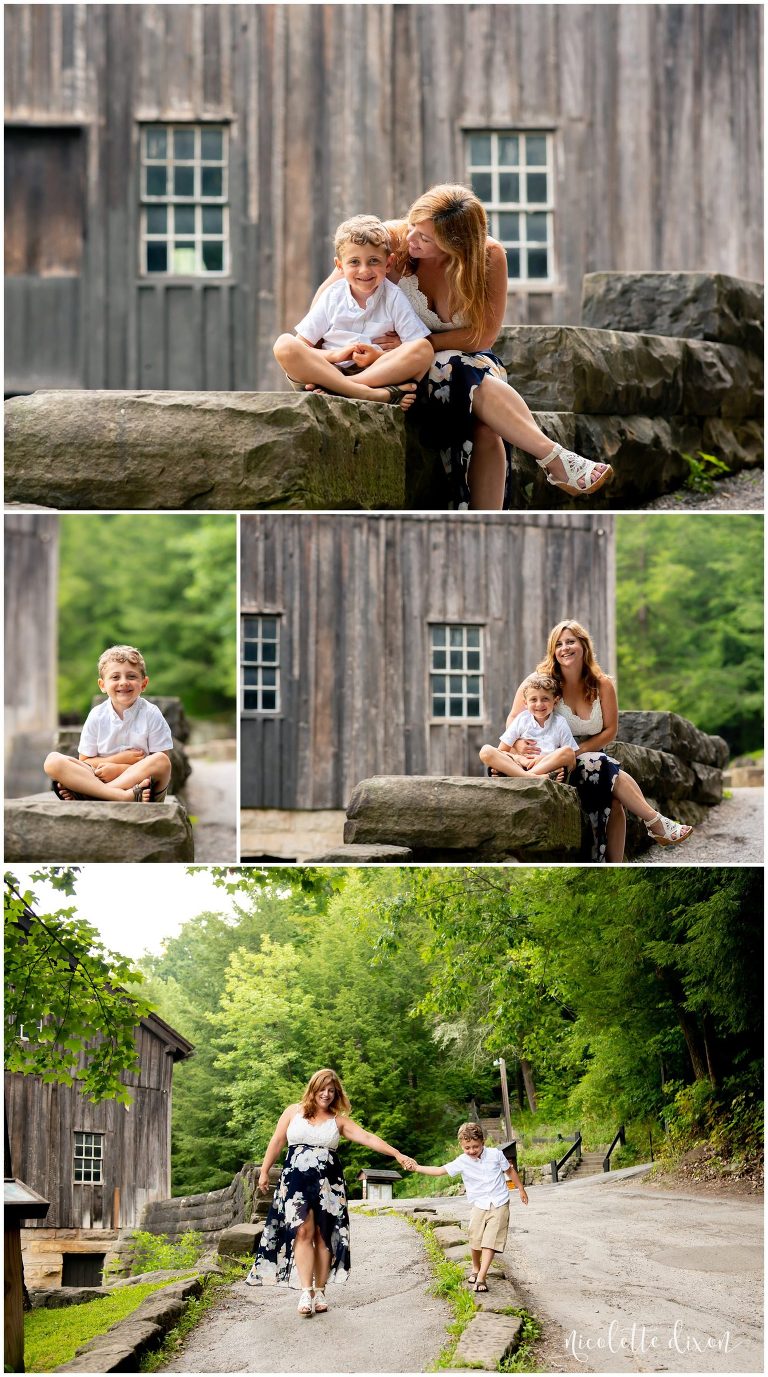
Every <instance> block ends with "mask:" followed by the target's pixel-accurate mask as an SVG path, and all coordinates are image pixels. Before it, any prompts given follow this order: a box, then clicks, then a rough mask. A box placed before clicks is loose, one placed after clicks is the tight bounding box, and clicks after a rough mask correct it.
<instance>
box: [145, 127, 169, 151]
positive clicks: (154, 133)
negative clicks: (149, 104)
mask: <svg viewBox="0 0 768 1377" xmlns="http://www.w3.org/2000/svg"><path fill="white" fill-rule="evenodd" d="M146 148H147V157H148V158H165V157H167V156H168V140H167V137H166V132H165V130H164V129H148V130H147V142H146Z"/></svg>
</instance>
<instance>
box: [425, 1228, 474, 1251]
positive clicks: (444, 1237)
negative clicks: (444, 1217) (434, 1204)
mask: <svg viewBox="0 0 768 1377" xmlns="http://www.w3.org/2000/svg"><path fill="white" fill-rule="evenodd" d="M432 1232H433V1234H434V1236H435V1242H436V1243H439V1244H440V1247H441V1248H452V1247H454V1246H456V1245H457V1244H462V1245H464V1246H466V1242H467V1235H466V1234H465V1233H464V1231H463V1230H462V1229H457V1228H456V1227H455V1226H454V1225H452V1224H438V1225H437V1227H436V1228H435V1229H433V1230H432Z"/></svg>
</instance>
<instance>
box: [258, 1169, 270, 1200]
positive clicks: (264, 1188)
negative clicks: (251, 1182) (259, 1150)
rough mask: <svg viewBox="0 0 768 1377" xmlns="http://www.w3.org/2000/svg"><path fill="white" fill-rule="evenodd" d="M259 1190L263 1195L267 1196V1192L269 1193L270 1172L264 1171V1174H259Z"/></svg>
mask: <svg viewBox="0 0 768 1377" xmlns="http://www.w3.org/2000/svg"><path fill="white" fill-rule="evenodd" d="M259 1190H260V1191H261V1193H262V1195H266V1194H267V1192H268V1190H269V1172H268V1171H262V1172H260V1173H259Z"/></svg>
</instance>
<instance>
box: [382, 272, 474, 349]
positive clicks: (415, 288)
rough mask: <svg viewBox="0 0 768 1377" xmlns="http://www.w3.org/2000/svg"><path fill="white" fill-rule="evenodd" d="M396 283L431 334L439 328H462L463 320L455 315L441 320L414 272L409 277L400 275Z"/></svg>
mask: <svg viewBox="0 0 768 1377" xmlns="http://www.w3.org/2000/svg"><path fill="white" fill-rule="evenodd" d="M397 285H398V287H399V288H400V290H401V292H405V295H406V296H407V298H408V300H409V301H410V303H411V305H412V307H413V309H414V311H415V312H416V314H417V316H418V317H419V320H422V321H423V322H424V324H425V325H428V326H429V330H430V333H431V334H433V335H436V334H438V332H439V331H440V330H460V329H462V327H463V325H464V321H463V320H460V319H459V318H458V317H457V316H454V317H453V319H452V320H441V319H440V317H439V315H437V313H436V312H435V311H433V310H432V307H431V306H430V304H429V302H428V301H427V298H426V297H425V295H424V293H423V292H422V290H421V288H420V286H419V279H418V277H417V276H416V274H415V273H411V275H410V277H401V278H400V281H399V282H398V284H397Z"/></svg>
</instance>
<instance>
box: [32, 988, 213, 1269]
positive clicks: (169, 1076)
mask: <svg viewBox="0 0 768 1377" xmlns="http://www.w3.org/2000/svg"><path fill="white" fill-rule="evenodd" d="M136 1048H137V1052H138V1057H139V1071H138V1072H137V1073H136V1074H135V1075H125V1076H124V1077H123V1079H124V1081H125V1084H126V1085H129V1086H130V1087H131V1091H132V1095H133V1101H132V1103H131V1106H130V1109H126V1108H125V1107H124V1106H123V1105H121V1104H118V1103H117V1102H116V1101H114V1100H102V1101H101V1102H100V1103H99V1104H92V1103H91V1102H90V1101H89V1100H87V1099H86V1098H85V1097H84V1096H83V1095H82V1094H81V1093H80V1092H79V1091H78V1090H77V1089H76V1088H75V1087H71V1086H68V1085H45V1084H43V1081H42V1080H41V1078H40V1077H39V1076H26V1075H21V1074H18V1073H14V1074H6V1077H5V1103H6V1114H7V1120H8V1133H9V1136H10V1144H11V1161H12V1163H13V1170H14V1172H15V1174H16V1176H19V1177H21V1178H22V1179H23V1180H24V1181H25V1182H26V1183H27V1185H29V1186H31V1187H32V1188H33V1190H36V1191H37V1192H38V1193H39V1194H40V1195H42V1196H44V1197H45V1199H46V1200H49V1201H50V1208H49V1210H48V1213H47V1215H46V1217H45V1219H42V1220H40V1221H39V1222H33V1221H28V1225H27V1227H26V1228H25V1229H23V1230H22V1252H23V1257H24V1272H25V1277H26V1282H27V1285H28V1286H30V1287H33V1286H97V1285H99V1283H100V1281H101V1272H102V1267H103V1265H104V1258H105V1256H106V1254H107V1253H108V1252H109V1251H110V1249H111V1248H112V1247H113V1245H114V1243H115V1241H116V1239H117V1235H118V1231H119V1230H120V1229H124V1228H127V1229H130V1228H138V1226H139V1224H140V1222H141V1216H142V1212H143V1210H144V1206H145V1205H146V1204H148V1203H149V1202H150V1201H151V1200H163V1199H167V1198H168V1197H169V1196H170V1194H171V1092H172V1080H173V1067H174V1064H175V1063H176V1062H177V1061H182V1060H183V1059H185V1058H186V1057H188V1056H189V1055H190V1054H191V1052H192V1044H191V1043H190V1042H187V1040H186V1038H183V1037H182V1036H181V1035H180V1034H179V1033H176V1032H175V1031H174V1030H173V1028H171V1027H169V1025H168V1024H167V1023H164V1022H163V1020H162V1019H161V1018H159V1017H158V1016H157V1015H156V1014H149V1015H148V1016H147V1017H146V1018H143V1019H142V1020H141V1023H140V1025H139V1027H138V1028H137V1029H136Z"/></svg>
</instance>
